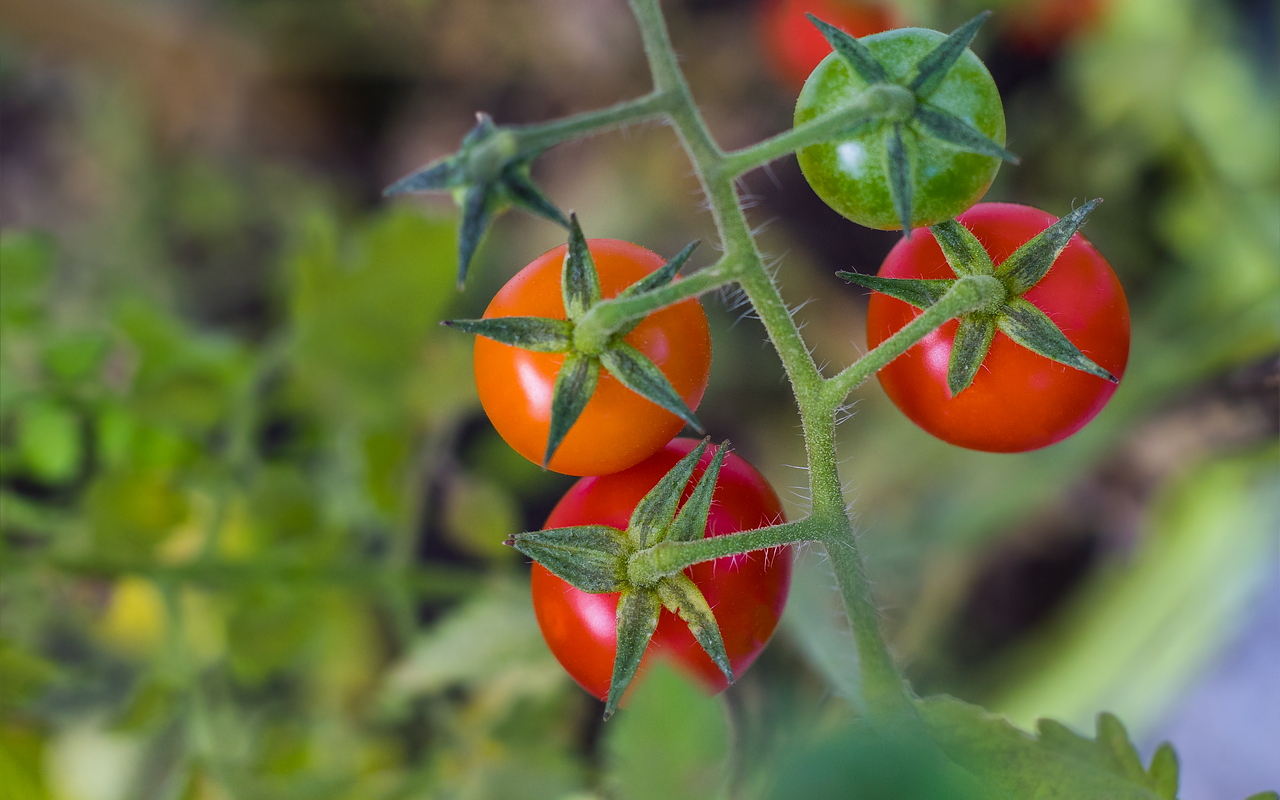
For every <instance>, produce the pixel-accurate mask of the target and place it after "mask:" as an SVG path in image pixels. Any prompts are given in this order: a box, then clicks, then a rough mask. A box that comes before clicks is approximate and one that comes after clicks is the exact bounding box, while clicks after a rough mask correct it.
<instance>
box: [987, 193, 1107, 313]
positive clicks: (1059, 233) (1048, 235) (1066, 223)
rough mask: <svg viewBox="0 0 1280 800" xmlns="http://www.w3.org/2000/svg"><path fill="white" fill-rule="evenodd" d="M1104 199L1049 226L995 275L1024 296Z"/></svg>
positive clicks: (1009, 288) (1002, 265) (1094, 201)
mask: <svg viewBox="0 0 1280 800" xmlns="http://www.w3.org/2000/svg"><path fill="white" fill-rule="evenodd" d="M1101 202H1102V200H1101V199H1098V200H1090V201H1089V202H1088V203H1085V204H1084V205H1082V206H1080V207H1079V208H1077V209H1076V210H1075V211H1072V212H1071V213H1070V214H1068V215H1067V216H1065V217H1063V218H1062V219H1060V220H1058V221H1057V222H1055V223H1053V224H1052V225H1050V226H1049V227H1048V228H1045V229H1044V230H1043V231H1041V232H1040V233H1039V234H1037V235H1036V237H1035V238H1034V239H1032V240H1031V241H1029V242H1027V243H1026V244H1024V245H1023V246H1022V247H1019V248H1018V249H1017V250H1015V251H1014V252H1013V255H1011V256H1009V257H1008V258H1006V259H1005V260H1004V263H1002V264H1001V265H1000V269H998V270H996V273H995V275H996V277H997V278H999V279H1000V280H1001V281H1003V282H1004V285H1005V288H1006V289H1008V290H1009V294H1010V295H1012V296H1014V297H1020V296H1022V295H1023V294H1025V293H1026V291H1027V290H1028V289H1030V288H1031V287H1032V286H1035V285H1036V284H1037V283H1039V282H1040V279H1041V278H1043V277H1044V276H1045V275H1047V274H1048V272H1049V270H1050V269H1051V268H1052V267H1053V263H1054V262H1055V261H1057V260H1058V256H1059V255H1061V254H1062V251H1063V250H1064V249H1065V248H1066V246H1067V245H1068V244H1069V243H1070V242H1071V237H1072V236H1073V235H1075V233H1076V231H1078V230H1079V229H1080V226H1081V225H1083V224H1084V220H1085V217H1087V216H1089V212H1091V211H1093V210H1094V209H1095V208H1097V207H1098V204H1099V203H1101Z"/></svg>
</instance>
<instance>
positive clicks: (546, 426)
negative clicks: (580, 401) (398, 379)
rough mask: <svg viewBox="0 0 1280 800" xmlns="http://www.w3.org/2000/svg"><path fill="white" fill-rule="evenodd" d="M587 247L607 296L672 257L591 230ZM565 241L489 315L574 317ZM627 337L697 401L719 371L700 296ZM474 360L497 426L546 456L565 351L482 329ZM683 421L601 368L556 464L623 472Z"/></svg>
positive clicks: (527, 452) (532, 453) (521, 448)
mask: <svg viewBox="0 0 1280 800" xmlns="http://www.w3.org/2000/svg"><path fill="white" fill-rule="evenodd" d="M587 246H588V248H589V249H590V251H591V256H592V258H593V259H594V261H595V265H596V270H597V271H598V274H599V281H600V291H601V294H602V296H603V297H604V298H609V297H613V296H615V295H617V294H618V293H619V292H621V291H622V290H623V289H625V288H626V287H628V286H629V285H631V284H633V283H634V282H636V281H637V280H639V279H641V278H643V277H644V276H645V275H648V274H649V273H651V272H653V271H654V270H657V269H659V268H661V267H662V266H663V264H664V263H665V262H664V260H663V259H662V257H661V256H659V255H657V254H656V253H653V252H651V251H649V250H646V249H645V248H643V247H640V246H638V245H635V244H631V243H630V242H623V241H619V240H616V239H590V240H588V242H587ZM566 250H567V246H566V245H562V246H560V247H557V248H555V249H553V250H550V251H548V252H546V253H544V254H543V255H541V256H539V257H538V258H536V259H534V260H533V262H532V263H530V264H529V265H528V266H527V267H525V268H524V269H522V270H521V271H520V272H519V273H517V274H516V275H515V277H513V278H512V279H511V280H510V281H508V282H507V284H506V285H505V286H503V287H502V289H501V290H499V291H498V293H497V295H496V296H495V297H494V298H493V301H492V302H490V303H489V307H488V308H487V309H486V310H485V312H484V317H485V319H491V318H496V317H519V316H525V317H543V318H548V319H558V320H563V319H565V318H566V315H565V308H564V301H563V297H562V294H561V266H562V264H563V262H564V257H565V252H566ZM625 341H626V343H628V344H630V345H631V346H633V347H635V348H636V349H637V350H639V351H640V352H641V353H643V354H644V355H645V356H647V357H648V358H649V359H650V360H652V361H653V363H654V364H656V365H657V366H658V368H659V369H660V370H661V371H662V372H663V374H665V375H666V376H667V379H668V380H669V381H670V382H671V385H672V387H673V388H674V389H675V391H676V392H677V393H678V394H679V395H680V397H681V398H683V400H684V401H685V403H686V404H687V405H688V406H689V407H690V408H696V407H697V405H698V402H699V401H700V400H701V399H702V393H703V392H704V391H705V390H706V387H707V378H708V376H709V374H710V370H711V334H710V330H709V329H708V327H707V317H706V314H705V313H703V311H702V306H701V305H700V304H699V303H698V301H697V300H696V299H688V300H684V301H682V302H679V303H677V304H675V305H672V306H668V307H666V308H663V309H661V310H658V311H655V312H653V313H651V314H649V315H648V316H647V317H645V318H644V319H643V320H641V321H640V323H639V324H638V325H636V327H635V328H634V329H633V330H632V331H631V332H630V333H628V334H627V335H626V336H625ZM474 360H475V376H476V389H477V390H478V392H479V394H480V403H481V405H483V406H484V410H485V413H486V414H488V415H489V419H490V420H491V421H492V422H493V426H494V428H496V429H497V431H498V433H499V434H501V436H502V438H503V439H505V440H506V441H507V443H508V444H510V445H511V446H512V447H513V448H514V449H515V450H516V451H517V452H519V453H520V454H521V455H523V456H524V457H525V458H527V459H529V460H530V461H533V462H535V463H542V459H543V454H544V452H545V449H546V446H547V436H548V431H549V430H550V424H551V407H552V394H553V390H554V388H555V385H556V376H557V375H558V373H559V371H560V368H561V365H563V364H564V361H565V355H564V354H562V353H545V352H534V351H530V350H524V349H521V348H518V347H514V346H512V345H508V344H503V343H500V342H497V341H494V340H492V339H487V338H483V337H478V338H477V339H476V344H475V359H474ZM684 424H685V423H684V422H683V421H682V420H681V419H680V418H679V417H677V416H676V415H675V414H672V413H671V412H669V411H666V410H664V409H662V408H660V407H659V406H657V405H655V404H654V403H652V402H650V401H649V400H646V399H645V398H643V397H641V396H640V395H638V394H636V393H635V392H633V391H631V390H630V389H628V388H627V387H626V386H624V385H623V384H622V383H621V382H620V381H618V380H617V379H616V378H615V377H614V376H613V375H611V374H609V373H608V372H605V371H601V374H600V377H599V383H598V384H597V385H596V388H595V392H594V394H593V395H592V397H591V399H590V401H589V402H588V403H587V404H586V407H585V408H584V409H583V410H582V413H581V415H580V416H579V417H578V419H577V421H576V422H575V423H574V425H573V427H572V428H570V430H569V432H568V435H567V436H566V437H565V438H564V440H563V442H562V443H561V444H560V446H559V448H558V449H557V450H556V453H555V455H554V457H553V458H552V459H551V460H550V462H549V465H548V467H549V468H550V469H552V470H555V471H556V472H563V473H567V474H570V475H603V474H606V473H610V472H617V471H619V470H623V469H626V468H627V467H630V466H632V465H634V464H636V463H638V462H640V461H642V460H644V459H645V458H647V457H648V456H650V455H652V454H653V453H654V452H656V451H657V450H658V449H659V448H661V447H662V446H663V445H664V444H665V443H666V442H667V441H669V440H670V439H671V437H673V436H675V435H676V434H677V433H679V432H680V429H681V428H682V427H683V426H684Z"/></svg>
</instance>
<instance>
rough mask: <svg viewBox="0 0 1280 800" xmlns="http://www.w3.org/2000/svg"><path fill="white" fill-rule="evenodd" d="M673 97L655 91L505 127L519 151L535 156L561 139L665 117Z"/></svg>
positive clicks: (602, 131)
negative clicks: (550, 118) (554, 116)
mask: <svg viewBox="0 0 1280 800" xmlns="http://www.w3.org/2000/svg"><path fill="white" fill-rule="evenodd" d="M671 100H672V97H671V95H670V94H668V93H666V92H661V91H653V92H650V93H649V94H646V95H644V96H643V97H637V98H635V99H634V100H624V101H623V102H621V103H618V104H617V105H612V106H609V107H608V108H601V109H597V110H595V111H587V112H585V113H582V114H575V115H573V116H571V117H564V118H563V119H556V120H551V121H550V122H543V123H537V124H533V125H505V126H503V127H504V128H505V129H506V130H508V131H510V132H511V133H513V134H514V135H515V140H516V152H517V153H520V154H527V155H534V154H537V153H540V152H542V151H543V150H546V149H548V148H550V147H554V146H555V145H557V144H560V143H561V142H567V141H570V140H572V139H577V138H580V137H583V136H591V135H595V134H598V133H604V132H605V131H608V130H611V129H613V128H619V127H622V126H624V125H628V124H630V123H634V122H643V121H645V120H648V119H655V118H657V117H661V116H664V115H666V114H667V113H668V112H669V111H670V109H671V105H672V102H671Z"/></svg>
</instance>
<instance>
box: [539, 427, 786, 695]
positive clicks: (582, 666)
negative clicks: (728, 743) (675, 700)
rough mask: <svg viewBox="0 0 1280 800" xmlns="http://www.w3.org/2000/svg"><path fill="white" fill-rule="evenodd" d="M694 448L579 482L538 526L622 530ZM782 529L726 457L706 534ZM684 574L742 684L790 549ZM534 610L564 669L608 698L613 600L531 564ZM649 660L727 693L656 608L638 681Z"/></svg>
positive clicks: (702, 656)
mask: <svg viewBox="0 0 1280 800" xmlns="http://www.w3.org/2000/svg"><path fill="white" fill-rule="evenodd" d="M697 444H698V443H697V442H695V441H694V440H692V439H675V440H673V441H672V442H670V443H669V444H668V445H667V446H666V447H664V448H662V450H660V451H659V452H658V453H657V454H655V455H654V456H653V457H652V458H650V459H648V460H647V461H644V462H642V463H640V464H637V465H636V466H634V467H632V468H631V469H629V470H626V471H625V472H619V473H615V474H613V475H603V476H600V477H598V478H583V479H582V480H580V481H578V482H577V483H576V484H574V485H573V488H571V489H570V490H569V491H568V493H567V494H565V496H564V497H563V498H561V500H560V502H559V503H558V504H557V505H556V507H555V509H554V510H553V511H552V512H551V516H550V517H548V518H547V524H546V525H545V526H544V527H545V528H562V527H568V526H572V525H589V524H597V525H610V526H613V527H615V528H626V526H627V521H628V519H629V518H630V516H631V512H632V510H634V509H635V507H636V504H637V503H638V502H640V499H641V498H643V497H644V496H645V494H647V493H648V491H649V490H650V489H652V488H653V487H654V485H655V484H657V482H658V481H659V480H661V479H662V476H663V475H665V474H666V473H667V471H668V470H670V469H671V468H672V467H673V466H675V464H676V462H677V461H679V460H680V459H681V458H682V457H684V456H685V455H687V454H688V453H689V452H690V451H691V450H693V448H694V447H696V446H697ZM714 454H715V448H714V447H709V448H707V451H706V453H704V454H703V456H702V460H701V461H699V462H698V467H697V469H696V470H695V471H694V475H693V478H691V479H690V481H689V485H688V487H687V488H686V489H685V493H684V500H687V499H688V497H689V494H690V493H692V491H693V487H694V486H696V485H697V482H698V479H699V478H700V477H702V473H703V471H704V470H705V469H706V467H707V466H708V465H709V464H710V463H711V458H712V456H713V455H714ZM682 502H683V501H682ZM782 521H783V515H782V505H781V503H779V502H778V496H777V495H776V494H774V492H773V489H772V488H771V487H770V486H769V484H768V483H767V482H766V481H765V479H764V478H763V477H761V475H760V473H758V472H756V470H755V468H754V467H752V466H751V465H750V464H748V463H747V462H746V461H744V460H743V459H741V458H739V457H738V456H737V455H735V454H733V453H730V454H729V455H728V456H727V457H726V458H725V460H724V464H723V466H722V467H721V468H720V476H719V480H718V481H716V488H715V493H714V495H713V499H712V505H711V513H710V514H709V515H708V517H707V533H706V535H707V536H722V535H724V534H726V533H733V532H735V531H743V530H752V529H754V528H761V527H764V526H766V525H772V524H776V523H779V522H782ZM685 574H686V575H688V576H689V577H690V578H692V579H693V582H694V583H696V584H697V585H698V588H699V589H701V590H702V593H703V596H704V597H706V599H707V602H708V603H710V605H711V608H712V609H714V611H715V616H716V622H717V623H718V624H719V626H720V635H721V637H722V638H723V639H724V646H725V651H726V652H727V653H728V655H729V663H730V664H731V665H732V668H733V674H734V676H735V677H736V676H740V675H741V674H742V673H743V671H745V670H746V668H747V667H749V666H750V665H751V663H752V662H753V661H755V659H756V656H758V655H759V654H760V651H761V650H763V649H764V646H765V644H766V643H767V642H768V641H769V637H770V636H771V635H772V634H773V629H774V627H776V626H777V624H778V618H779V617H780V616H781V615H782V608H783V606H784V605H785V603H786V599H787V590H788V589H789V588H790V586H791V548H790V547H779V548H772V549H769V550H760V551H755V552H752V553H747V554H744V555H738V556H730V557H726V558H720V559H716V560H715V561H709V562H704V563H702V564H695V565H694V566H692V567H690V568H688V569H687V570H685ZM533 607H534V611H536V612H537V616H538V625H539V627H541V628H542V635H543V637H544V638H545V639H546V640H547V644H548V646H550V647H551V652H553V653H554V654H555V656H556V658H557V659H558V660H559V661H560V664H561V665H562V666H564V668H565V670H566V671H567V672H568V673H569V674H570V675H572V676H573V679H574V680H575V681H577V682H578V683H579V685H581V686H582V688H584V689H586V690H587V691H588V692H590V693H591V694H593V695H595V696H596V697H599V698H601V699H604V698H605V697H606V696H607V695H608V693H609V680H610V678H611V677H612V675H613V659H614V655H615V653H616V649H617V633H616V614H617V610H618V595H617V594H588V593H587V592H583V591H580V590H578V589H575V588H574V587H573V586H570V585H569V584H568V583H566V582H565V581H564V580H562V579H560V578H558V577H556V576H555V575H553V574H551V573H550V572H549V571H548V570H546V569H545V568H544V567H543V566H542V565H540V564H538V563H534V565H533ZM655 658H668V659H671V660H672V661H674V662H675V664H676V666H677V667H679V668H681V669H683V670H684V671H685V672H687V673H688V674H690V675H691V676H693V677H694V678H695V679H697V680H698V681H699V682H700V683H701V684H703V685H704V686H705V687H706V688H707V690H708V691H710V692H712V693H714V692H718V691H720V690H722V689H724V688H725V685H726V681H725V677H724V675H723V674H722V673H721V672H720V670H719V669H717V668H716V666H715V664H714V663H712V661H711V659H710V657H708V656H707V654H706V653H705V652H704V651H703V650H702V647H701V646H700V645H699V644H698V643H697V641H696V640H695V639H694V638H693V634H691V633H690V632H689V628H688V626H687V625H686V624H685V623H684V622H683V621H681V620H680V619H679V618H678V617H676V616H675V615H674V614H672V613H671V612H670V611H667V610H666V609H663V610H662V614H661V618H660V619H659V621H658V629H657V631H656V632H655V633H654V635H653V639H652V640H651V641H650V642H649V649H648V650H647V651H646V652H645V655H644V661H642V662H641V665H640V673H643V672H644V670H645V667H646V665H647V664H649V663H652V660H653V659H655ZM640 673H638V675H639V674H640ZM633 685H634V682H633Z"/></svg>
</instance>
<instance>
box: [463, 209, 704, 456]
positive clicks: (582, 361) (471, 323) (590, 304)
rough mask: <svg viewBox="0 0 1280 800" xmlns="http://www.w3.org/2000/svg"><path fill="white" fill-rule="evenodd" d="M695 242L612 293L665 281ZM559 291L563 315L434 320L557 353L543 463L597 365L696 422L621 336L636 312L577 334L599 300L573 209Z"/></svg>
mask: <svg viewBox="0 0 1280 800" xmlns="http://www.w3.org/2000/svg"><path fill="white" fill-rule="evenodd" d="M696 245H697V242H694V243H692V244H690V245H688V246H687V247H685V249H684V250H682V251H680V253H678V254H677V255H676V256H675V258H672V259H671V260H670V261H668V262H667V263H666V264H664V265H663V266H662V267H661V268H660V269H657V270H654V271H653V272H651V273H649V274H648V275H646V276H645V277H644V278H641V279H640V280H639V281H636V282H635V283H634V284H632V285H631V286H628V287H627V288H626V289H624V290H622V292H620V293H619V294H618V295H617V296H616V298H615V299H617V298H622V299H625V298H631V297H636V296H639V295H642V294H644V293H645V292H649V291H652V290H654V289H657V288H660V287H662V286H665V285H667V284H669V283H671V281H673V280H674V279H675V276H676V273H677V272H678V271H679V270H680V267H682V266H683V265H684V263H685V261H687V260H688V258H689V256H690V254H692V252H693V249H694V247H695V246H696ZM560 290H561V295H562V299H563V303H564V311H565V316H566V317H567V319H548V318H545V317H491V318H485V319H459V320H445V321H444V322H442V323H441V324H443V325H447V326H449V327H451V328H455V329H457V330H460V331H463V332H465V333H474V334H477V335H479V336H484V337H486V338H489V339H493V340H494V341H496V342H501V343H503V344H508V345H511V346H513V347H519V348H521V349H523V350H531V351H534V352H539V353H563V354H564V355H565V359H564V364H563V365H562V366H561V368H560V371H559V373H557V375H556V381H555V388H554V389H553V392H552V397H551V420H550V426H549V427H550V429H549V432H548V436H547V447H546V450H545V451H544V454H543V458H542V468H543V469H546V468H547V465H548V464H549V463H550V462H551V459H552V457H553V456H554V455H555V453H556V450H557V449H558V448H559V447H560V444H561V442H563V441H564V438H565V437H566V436H567V435H568V434H569V430H570V429H571V428H572V427H573V424H574V423H575V422H577V420H578V417H579V416H581V415H582V411H583V409H585V408H586V406H587V403H588V402H589V401H590V400H591V397H592V395H593V394H594V393H595V390H596V386H597V384H598V383H599V380H600V370H601V368H602V367H603V368H604V369H606V370H608V371H609V374H611V375H613V377H615V378H617V379H618V381H619V382H620V383H621V384H622V385H623V386H625V387H627V388H628V389H630V390H631V391H633V392H635V393H636V394H638V395H640V396H641V397H643V398H645V399H646V400H648V401H650V402H652V403H654V404H655V405H657V406H659V407H660V408H662V409H665V410H666V411H669V412H671V413H672V414H675V415H676V416H677V417H679V418H680V419H682V420H684V421H685V423H687V424H688V425H689V426H691V427H692V428H694V429H695V430H698V431H701V430H702V426H701V424H700V423H699V422H698V419H697V417H695V416H694V414H693V411H692V410H690V408H689V406H688V405H687V404H686V403H685V401H684V399H683V398H682V397H681V396H680V393H679V392H677V391H676V390H675V388H674V387H673V386H672V385H671V381H670V380H669V379H668V378H667V376H666V375H664V374H663V372H662V370H661V369H659V368H658V366H657V365H656V364H654V363H653V361H652V360H650V359H649V357H648V356H646V355H645V354H644V353H642V352H640V350H638V349H637V348H635V347H633V346H632V345H630V344H628V343H627V341H626V340H625V337H626V335H627V334H628V333H630V332H631V331H632V330H634V329H635V327H636V326H637V325H639V324H640V319H636V320H632V321H630V322H625V323H622V324H621V326H620V327H617V328H615V329H612V330H605V331H595V332H594V334H593V335H583V330H582V329H583V328H585V327H588V326H583V325H580V323H581V322H582V321H583V319H584V318H585V317H586V316H587V314H588V313H589V312H590V311H591V309H593V308H595V307H596V306H597V305H598V304H600V303H601V302H602V297H601V291H600V276H599V274H598V273H597V271H596V266H595V261H594V259H593V258H592V256H591V250H590V248H589V247H588V244H587V240H586V237H585V236H584V235H583V233H582V227H581V226H580V225H579V224H578V217H577V215H576V214H572V213H571V214H570V215H569V246H568V250H567V251H566V253H565V257H564V267H563V269H562V271H561V280H560Z"/></svg>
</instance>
